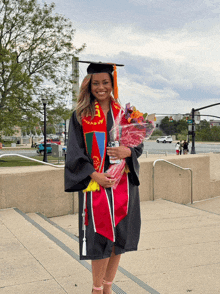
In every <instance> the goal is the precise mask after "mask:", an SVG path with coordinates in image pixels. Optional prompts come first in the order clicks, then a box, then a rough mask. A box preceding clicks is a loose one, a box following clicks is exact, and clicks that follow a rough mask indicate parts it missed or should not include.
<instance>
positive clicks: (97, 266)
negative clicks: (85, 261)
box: [92, 258, 110, 294]
mask: <svg viewBox="0 0 220 294" xmlns="http://www.w3.org/2000/svg"><path fill="white" fill-rule="evenodd" d="M109 260H110V258H105V259H98V260H92V277H93V285H94V286H95V287H101V286H102V284H103V280H104V277H105V273H106V269H107V266H108V262H109ZM92 293H93V294H103V291H100V290H93V292H92Z"/></svg>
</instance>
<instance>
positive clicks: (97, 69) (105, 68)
mask: <svg viewBox="0 0 220 294" xmlns="http://www.w3.org/2000/svg"><path fill="white" fill-rule="evenodd" d="M77 62H82V63H89V66H88V67H87V73H88V74H95V73H101V72H106V73H111V74H112V72H113V71H114V73H113V78H114V98H115V99H118V83H117V68H116V67H117V66H124V64H116V63H104V62H101V61H100V62H93V61H81V60H78V61H77Z"/></svg>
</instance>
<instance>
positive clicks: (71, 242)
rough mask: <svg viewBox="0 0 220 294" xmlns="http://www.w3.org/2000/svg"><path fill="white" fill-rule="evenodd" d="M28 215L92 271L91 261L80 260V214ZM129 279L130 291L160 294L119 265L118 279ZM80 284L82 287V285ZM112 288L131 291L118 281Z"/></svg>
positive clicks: (120, 291) (116, 290) (121, 293)
mask: <svg viewBox="0 0 220 294" xmlns="http://www.w3.org/2000/svg"><path fill="white" fill-rule="evenodd" d="M28 216H29V217H30V218H31V219H32V220H34V221H35V222H36V223H37V224H38V225H40V226H41V227H42V228H43V229H45V230H46V231H47V232H48V233H49V234H51V235H52V236H53V237H54V238H56V239H55V242H56V243H57V244H59V246H60V247H61V248H62V249H63V250H65V251H66V252H67V253H68V254H69V255H70V256H71V257H73V258H75V259H77V260H78V262H79V263H81V264H82V265H83V266H84V267H85V268H87V269H88V270H89V271H91V262H90V261H80V260H79V256H78V255H79V243H78V236H76V233H77V231H78V216H77V215H73V214H71V215H65V216H61V217H55V218H52V219H49V218H47V217H45V216H44V215H42V214H40V213H29V214H28ZM73 232H74V233H75V234H74V233H73ZM76 254H77V256H76ZM90 280H91V274H90ZM127 280H129V284H130V289H131V292H130V293H134V292H133V291H138V292H137V293H140V294H142V293H152V294H159V293H158V292H157V291H156V290H154V289H152V288H151V287H150V286H148V285H147V284H145V283H144V282H142V281H141V280H140V279H138V278H137V277H135V276H133V275H132V274H131V273H130V272H128V271H127V270H126V269H123V268H121V267H119V272H118V274H117V279H116V281H120V282H121V281H124V282H125V281H127ZM81 281H82V282H83V281H84V280H83V279H82V277H81ZM91 283H92V282H91ZM90 285H91V284H90ZM79 286H80V287H81V285H79ZM112 289H113V291H114V293H120V294H126V293H129V292H125V291H124V290H123V289H121V288H120V287H118V286H117V285H116V283H114V284H113V286H112ZM133 289H134V290H133ZM135 289H136V290H135ZM146 290H148V291H146ZM77 293H78V292H77ZM79 293H81V292H79ZM82 293H84V292H82Z"/></svg>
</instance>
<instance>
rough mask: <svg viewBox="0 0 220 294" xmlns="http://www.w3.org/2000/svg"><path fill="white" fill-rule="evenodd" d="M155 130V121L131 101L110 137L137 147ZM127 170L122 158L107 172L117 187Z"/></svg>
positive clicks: (112, 139) (121, 114) (128, 145)
mask: <svg viewBox="0 0 220 294" xmlns="http://www.w3.org/2000/svg"><path fill="white" fill-rule="evenodd" d="M153 131H154V123H153V121H150V120H148V119H147V115H146V117H144V115H143V113H141V112H139V111H138V110H137V109H136V108H135V107H134V106H130V103H127V104H126V107H125V111H123V112H122V111H121V112H120V114H119V115H118V117H117V119H116V121H115V124H114V126H113V127H112V129H111V131H110V139H111V141H112V142H116V141H117V142H119V145H120V146H121V145H123V146H126V147H136V146H138V145H139V144H141V143H142V142H143V141H144V140H145V139H148V138H149V137H150V136H151V134H152V133H153ZM124 171H126V161H125V159H122V160H120V163H116V164H112V165H111V166H110V168H109V169H108V171H107V173H110V174H111V175H112V176H113V179H114V180H115V185H114V186H113V189H115V188H116V187H117V185H118V183H119V182H120V180H121V177H122V175H123V173H124Z"/></svg>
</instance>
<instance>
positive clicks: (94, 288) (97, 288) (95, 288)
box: [92, 285, 103, 293]
mask: <svg viewBox="0 0 220 294" xmlns="http://www.w3.org/2000/svg"><path fill="white" fill-rule="evenodd" d="M93 290H98V291H99V290H100V291H102V290H103V286H101V287H95V286H94V285H93V286H92V293H93Z"/></svg>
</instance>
